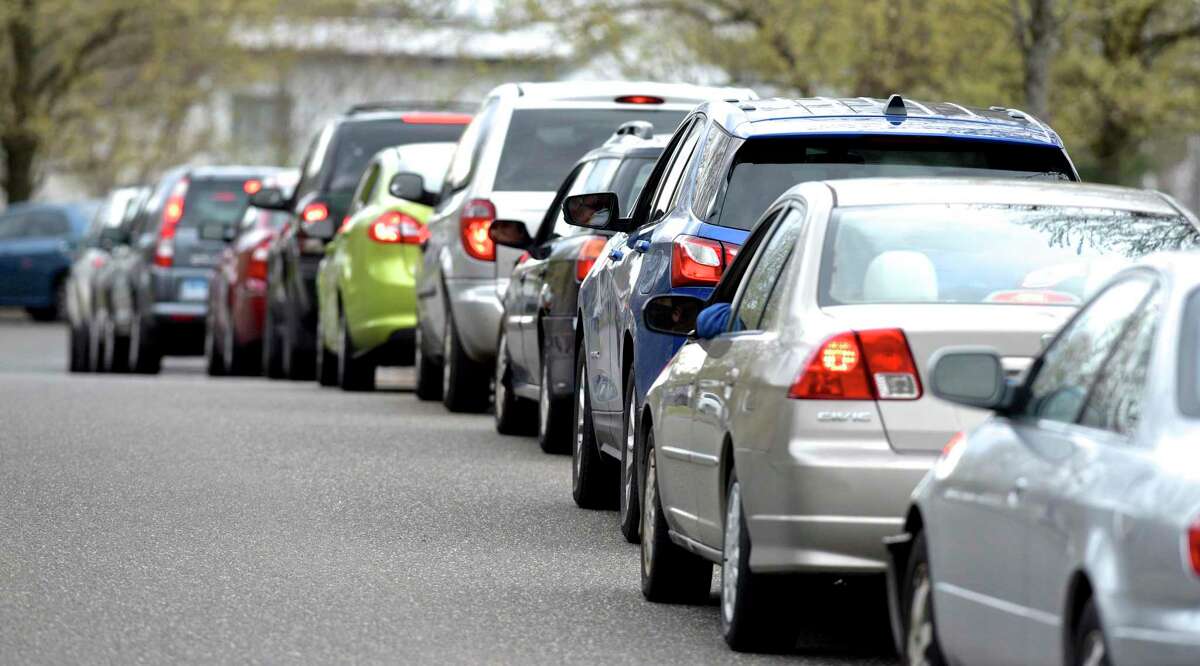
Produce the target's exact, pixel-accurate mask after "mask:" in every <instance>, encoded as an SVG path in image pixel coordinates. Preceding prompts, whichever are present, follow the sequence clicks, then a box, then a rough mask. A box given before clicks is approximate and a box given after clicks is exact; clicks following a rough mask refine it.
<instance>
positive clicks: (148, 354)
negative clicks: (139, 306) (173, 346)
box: [129, 314, 162, 375]
mask: <svg viewBox="0 0 1200 666" xmlns="http://www.w3.org/2000/svg"><path fill="white" fill-rule="evenodd" d="M129 369H130V370H132V371H133V372H136V373H138V374H142V375H156V374H158V373H159V372H160V371H161V370H162V353H161V352H159V350H158V347H157V346H156V345H155V344H154V340H152V339H151V336H150V333H149V331H147V330H146V324H145V323H144V322H143V321H142V317H141V315H140V314H134V316H133V323H132V324H130V327H129Z"/></svg>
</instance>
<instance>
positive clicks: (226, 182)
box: [179, 178, 250, 227]
mask: <svg viewBox="0 0 1200 666" xmlns="http://www.w3.org/2000/svg"><path fill="white" fill-rule="evenodd" d="M246 180H247V179H244V178H238V179H220V180H216V179H214V180H193V181H192V182H191V183H190V184H189V185H188V189H187V199H186V200H185V201H184V204H183V219H181V220H180V221H179V226H181V227H199V226H200V225H202V224H216V223H220V224H235V223H236V222H237V221H238V220H239V219H241V216H242V211H243V210H245V209H246V200H247V199H249V198H250V195H248V194H246V192H245V188H244V185H245V181H246Z"/></svg>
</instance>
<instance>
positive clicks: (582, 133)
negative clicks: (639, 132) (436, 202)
mask: <svg viewBox="0 0 1200 666" xmlns="http://www.w3.org/2000/svg"><path fill="white" fill-rule="evenodd" d="M685 115H686V112H684V111H665V110H661V109H657V110H656V109H650V108H639V109H525V110H518V111H514V112H513V116H512V121H511V122H510V123H509V126H508V135H507V136H506V137H505V138H504V150H503V152H502V153H501V154H500V165H499V167H498V169H497V171H496V182H495V184H494V185H493V189H495V190H497V191H502V192H504V191H515V192H553V191H555V190H557V189H558V186H559V184H560V183H561V182H562V177H563V174H565V173H567V172H568V171H570V170H571V166H572V165H574V164H575V162H577V161H579V158H581V157H583V155H584V153H586V152H588V151H589V150H591V149H593V148H595V147H597V146H599V145H600V144H602V143H604V141H605V140H606V139H607V138H608V137H610V136H612V134H613V132H614V131H616V129H617V127H618V126H619V125H621V124H622V123H626V122H628V121H630V120H646V121H649V122H651V123H653V124H654V131H655V132H659V133H666V132H672V131H674V130H675V127H676V126H677V125H678V124H679V123H680V121H682V120H683V117H684V116H685Z"/></svg>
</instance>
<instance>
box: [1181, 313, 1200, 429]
mask: <svg viewBox="0 0 1200 666" xmlns="http://www.w3.org/2000/svg"><path fill="white" fill-rule="evenodd" d="M1179 344H1180V347H1179V408H1180V409H1181V410H1183V413H1184V414H1187V415H1188V416H1192V417H1200V290H1196V291H1193V292H1192V293H1191V294H1190V295H1188V298H1187V305H1186V306H1184V308H1183V335H1182V336H1181V337H1180V342H1179Z"/></svg>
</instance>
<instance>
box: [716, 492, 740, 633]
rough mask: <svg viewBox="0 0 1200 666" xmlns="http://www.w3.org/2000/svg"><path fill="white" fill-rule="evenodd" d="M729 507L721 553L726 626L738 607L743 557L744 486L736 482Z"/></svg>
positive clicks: (722, 592)
mask: <svg viewBox="0 0 1200 666" xmlns="http://www.w3.org/2000/svg"><path fill="white" fill-rule="evenodd" d="M727 504H728V506H727V507H726V508H725V548H724V549H723V552H722V553H721V615H722V616H723V617H724V618H725V623H726V624H731V623H732V622H733V611H734V608H735V607H736V605H737V586H738V576H739V575H740V574H741V571H740V569H739V568H738V562H739V561H740V560H739V558H740V557H741V555H742V546H741V536H742V486H741V484H740V483H738V482H737V481H734V482H733V484H732V485H730V487H729V499H728V501H727Z"/></svg>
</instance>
